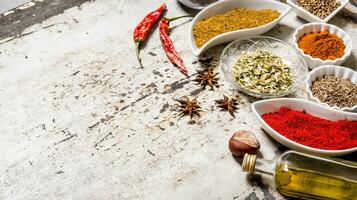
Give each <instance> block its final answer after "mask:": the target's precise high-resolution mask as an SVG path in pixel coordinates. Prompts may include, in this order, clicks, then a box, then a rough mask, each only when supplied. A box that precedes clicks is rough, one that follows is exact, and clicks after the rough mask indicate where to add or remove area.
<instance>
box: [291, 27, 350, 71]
mask: <svg viewBox="0 0 357 200" xmlns="http://www.w3.org/2000/svg"><path fill="white" fill-rule="evenodd" d="M324 30H328V31H329V32H330V33H332V34H336V35H337V36H338V37H340V38H341V39H342V40H343V42H344V44H345V52H344V54H343V56H342V57H341V58H337V59H335V60H322V59H320V58H313V57H311V56H310V55H309V54H305V53H304V51H303V50H302V49H300V48H299V40H300V38H301V37H302V36H304V35H305V34H307V33H318V32H321V31H324ZM293 43H294V46H295V48H297V49H298V50H299V51H300V53H301V54H302V56H303V58H304V59H305V61H306V63H307V65H308V67H309V68H310V69H314V68H316V67H318V66H321V65H341V64H342V63H344V62H345V61H346V60H347V58H348V57H349V56H350V55H351V51H352V40H351V37H350V36H349V35H348V34H347V33H346V32H345V31H344V30H342V29H340V28H338V27H337V26H334V25H332V24H326V23H319V22H314V23H308V24H305V25H302V26H300V27H299V28H297V29H296V30H295V33H294V36H293Z"/></svg>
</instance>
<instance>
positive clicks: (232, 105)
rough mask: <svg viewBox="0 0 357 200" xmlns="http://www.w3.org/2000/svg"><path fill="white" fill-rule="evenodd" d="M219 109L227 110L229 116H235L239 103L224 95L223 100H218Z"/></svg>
mask: <svg viewBox="0 0 357 200" xmlns="http://www.w3.org/2000/svg"><path fill="white" fill-rule="evenodd" d="M216 103H217V107H219V108H221V110H226V111H228V112H229V114H231V115H232V117H235V116H234V112H235V111H236V110H237V105H238V101H237V99H235V98H232V99H229V97H227V96H226V95H223V99H220V100H216Z"/></svg>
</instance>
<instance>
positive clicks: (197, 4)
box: [178, 0, 218, 10]
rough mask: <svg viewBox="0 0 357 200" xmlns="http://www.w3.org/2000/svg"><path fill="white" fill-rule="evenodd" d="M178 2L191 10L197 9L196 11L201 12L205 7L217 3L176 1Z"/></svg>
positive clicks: (214, 0) (212, 1) (209, 1)
mask: <svg viewBox="0 0 357 200" xmlns="http://www.w3.org/2000/svg"><path fill="white" fill-rule="evenodd" d="M178 1H179V2H181V3H182V4H183V5H185V6H187V7H189V8H192V9H197V10H201V9H203V8H205V7H207V6H208V5H210V4H212V3H214V2H216V1H218V0H205V1H203V0H201V1H197V0H196V1H195V0H178Z"/></svg>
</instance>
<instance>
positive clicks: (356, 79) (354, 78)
mask: <svg viewBox="0 0 357 200" xmlns="http://www.w3.org/2000/svg"><path fill="white" fill-rule="evenodd" d="M325 75H334V76H336V77H340V78H343V79H347V80H350V81H351V82H352V83H355V84H357V72H356V71H354V70H352V69H348V68H346V67H341V66H337V65H323V66H320V67H318V68H315V69H314V70H312V71H311V72H310V73H309V74H308V76H307V78H306V80H305V85H306V92H307V96H308V98H309V99H310V100H311V101H314V102H317V103H319V104H321V105H324V106H327V107H331V108H334V109H337V110H343V111H350V112H357V105H355V106H353V107H349V108H347V107H344V108H339V107H336V106H329V105H328V104H327V103H323V102H321V101H320V100H319V99H318V98H317V97H314V96H313V94H312V92H311V86H312V83H313V82H314V81H315V80H316V79H318V78H321V77H323V76H325Z"/></svg>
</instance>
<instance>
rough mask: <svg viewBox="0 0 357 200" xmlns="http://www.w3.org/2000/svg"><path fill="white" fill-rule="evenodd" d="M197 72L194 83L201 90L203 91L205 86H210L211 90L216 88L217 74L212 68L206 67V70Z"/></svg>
mask: <svg viewBox="0 0 357 200" xmlns="http://www.w3.org/2000/svg"><path fill="white" fill-rule="evenodd" d="M197 72H198V74H197V76H196V79H195V80H194V81H196V82H197V84H200V85H201V87H202V88H203V89H205V88H206V86H207V85H208V86H210V87H211V89H213V87H218V82H217V81H218V78H217V77H216V76H217V73H214V71H213V68H212V67H208V68H207V69H206V70H203V71H197Z"/></svg>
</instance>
